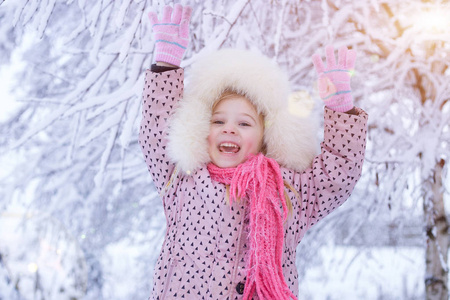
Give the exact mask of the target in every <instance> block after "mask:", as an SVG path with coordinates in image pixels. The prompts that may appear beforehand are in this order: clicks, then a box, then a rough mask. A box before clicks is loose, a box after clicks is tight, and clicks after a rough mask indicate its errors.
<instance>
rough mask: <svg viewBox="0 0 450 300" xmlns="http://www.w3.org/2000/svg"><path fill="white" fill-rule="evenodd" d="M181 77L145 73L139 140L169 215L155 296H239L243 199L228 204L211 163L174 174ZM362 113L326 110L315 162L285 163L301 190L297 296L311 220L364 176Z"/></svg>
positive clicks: (290, 262)
mask: <svg viewBox="0 0 450 300" xmlns="http://www.w3.org/2000/svg"><path fill="white" fill-rule="evenodd" d="M183 79H184V71H183V69H176V70H170V71H166V72H162V73H153V72H151V71H150V70H148V71H147V73H146V81H145V87H144V95H143V118H142V122H141V128H140V135H139V143H140V145H141V147H142V151H143V154H144V156H145V161H146V163H147V166H148V170H149V171H150V174H151V176H152V178H153V182H154V183H155V185H156V188H157V189H158V191H159V192H160V194H161V197H162V202H163V206H164V211H165V214H166V219H167V232H166V236H165V240H164V243H163V246H162V249H161V253H160V255H159V258H158V260H157V263H156V267H155V273H154V277H153V292H152V296H151V297H150V298H151V299H242V294H243V290H244V283H245V276H246V271H245V270H244V267H245V261H244V259H245V255H246V252H247V250H248V246H247V240H246V236H247V235H246V232H247V227H248V221H247V218H245V214H246V206H245V205H244V204H245V202H246V201H245V200H246V199H241V201H240V202H238V203H233V205H232V206H231V207H230V204H228V203H227V202H226V200H225V195H226V187H225V185H224V184H222V183H219V182H215V181H213V180H211V178H210V175H209V173H208V170H207V168H206V166H203V167H201V168H199V169H198V170H196V171H195V172H193V173H192V174H190V175H184V174H182V172H179V173H177V175H176V176H171V175H172V174H173V172H174V170H175V165H174V164H173V163H172V162H171V161H170V160H169V158H168V157H167V153H166V145H167V125H168V124H167V121H168V118H169V117H170V116H171V114H172V113H173V111H174V108H175V107H176V105H177V102H178V101H179V100H180V99H182V96H183ZM357 111H358V115H350V114H345V113H337V112H334V111H332V110H329V109H325V123H324V130H325V132H324V141H323V142H322V144H321V154H320V155H318V156H317V157H315V159H314V162H313V164H312V166H311V168H309V169H307V170H305V171H304V172H301V173H298V172H294V171H292V170H290V169H287V168H283V167H282V168H281V171H282V175H283V178H284V180H285V181H286V182H287V183H289V184H290V185H291V186H292V187H293V188H294V189H295V190H296V191H297V192H298V195H297V196H296V195H295V193H294V192H292V191H290V190H287V193H288V195H289V197H290V198H291V201H292V204H293V213H292V214H291V215H290V217H289V218H288V220H287V222H286V223H285V224H284V227H285V237H284V254H283V262H282V263H283V265H282V266H283V273H284V277H285V279H286V282H287V285H288V286H289V288H290V289H291V291H292V292H293V293H294V295H298V274H297V268H296V266H295V257H296V248H297V246H298V244H299V243H300V241H301V240H302V238H303V236H304V234H305V233H306V231H307V230H308V229H309V228H310V227H311V226H313V225H314V224H316V223H317V222H318V221H319V220H320V219H322V218H323V217H325V216H326V215H328V214H329V213H330V212H331V211H333V210H334V209H336V208H337V207H339V206H340V205H341V204H342V203H343V202H344V201H345V200H346V199H347V198H348V197H349V196H350V194H351V192H352V190H353V188H354V186H355V184H356V182H357V181H358V179H359V178H360V175H361V168H362V164H363V160H364V150H365V139H366V122H367V114H366V113H365V112H364V111H363V110H361V109H357ZM192 117H193V118H195V116H192ZM299 155H301V153H299ZM171 177H173V178H171ZM169 181H170V182H169ZM298 196H299V197H300V199H299V198H298Z"/></svg>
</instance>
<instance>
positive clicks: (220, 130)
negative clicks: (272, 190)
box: [208, 95, 264, 168]
mask: <svg viewBox="0 0 450 300" xmlns="http://www.w3.org/2000/svg"><path fill="white" fill-rule="evenodd" d="M263 134H264V126H263V120H262V117H261V116H260V115H259V114H258V112H257V111H256V109H255V107H254V106H253V105H252V104H251V103H250V101H249V100H248V99H247V98H245V97H243V96H240V95H231V96H228V97H226V98H225V99H222V100H219V103H218V104H217V105H216V106H215V107H214V109H213V111H212V117H211V125H210V128H209V136H208V152H209V157H210V158H211V162H212V163H213V164H215V165H216V166H218V167H220V168H232V167H236V166H237V165H239V164H240V163H242V162H244V161H246V160H247V158H248V156H249V154H257V153H258V152H259V151H260V150H261V147H262V142H263Z"/></svg>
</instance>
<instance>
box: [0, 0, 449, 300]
mask: <svg viewBox="0 0 450 300" xmlns="http://www.w3.org/2000/svg"><path fill="white" fill-rule="evenodd" d="M0 2H1V1H0ZM168 2H169V1H143V0H141V1H132V0H123V1H86V0H75V1H74V0H66V1H56V0H45V1H37V0H30V1H29V0H15V1H4V2H2V4H1V6H0V18H1V20H2V25H4V26H2V27H1V29H0V42H1V43H0V54H1V55H0V60H1V65H0V82H1V84H0V98H1V99H2V102H1V109H0V166H1V167H0V255H2V260H1V263H0V299H1V300H6V299H8V300H13V299H19V295H18V293H17V291H16V289H15V284H16V283H17V281H20V282H19V283H18V286H20V287H21V288H20V290H21V293H22V297H23V298H24V299H34V298H36V299H37V298H39V296H46V297H47V298H48V299H52V298H53V299H58V300H59V299H61V300H64V299H68V298H69V297H71V296H73V297H77V298H78V299H83V300H91V299H92V300H93V299H95V300H101V299H106V298H108V299H113V300H114V299H146V298H147V297H148V296H149V294H150V290H151V280H152V279H151V278H152V273H153V265H154V262H155V260H156V257H157V256H158V253H159V252H158V251H159V247H160V245H161V243H162V240H163V238H164V234H165V232H164V225H165V222H166V221H165V218H164V214H163V208H162V204H161V203H160V200H159V199H158V195H157V193H156V191H155V189H154V187H153V183H152V181H151V177H150V175H149V174H148V171H147V169H146V166H145V163H144V161H143V157H142V153H141V151H140V148H139V145H138V143H137V134H138V130H139V121H140V111H141V101H140V99H141V95H140V94H141V92H142V84H143V79H144V71H145V69H147V68H149V66H150V63H151V60H152V51H153V45H154V41H153V40H152V38H151V34H150V30H151V28H150V27H151V26H150V25H149V22H148V20H147V16H146V14H147V13H148V11H150V10H151V9H155V10H156V11H160V10H161V8H162V7H163V6H164V5H165V4H166V3H168ZM184 4H190V5H192V6H193V7H194V11H193V15H192V26H191V44H190V45H191V46H190V47H189V49H188V50H187V52H186V58H185V59H184V60H183V62H182V66H183V67H185V68H186V74H187V75H188V74H189V68H190V66H191V64H192V63H193V62H194V61H195V60H196V59H197V58H198V57H199V56H201V55H203V54H204V53H205V52H208V51H212V50H215V49H218V48H221V47H239V48H248V49H256V50H258V51H260V52H261V53H264V54H267V55H269V56H271V57H273V59H274V60H275V61H277V62H278V63H279V64H280V65H281V67H282V68H283V69H284V70H286V71H287V72H288V75H289V78H290V80H291V83H292V89H293V90H297V91H299V90H301V91H305V93H307V94H310V95H313V98H317V97H316V96H314V86H313V85H314V82H315V79H316V77H315V76H316V74H315V72H314V70H313V68H312V64H311V61H310V57H311V55H312V54H313V53H314V52H318V53H321V54H322V55H323V52H324V49H323V46H324V45H326V44H334V45H335V48H338V47H339V46H341V45H346V46H349V47H352V48H354V49H356V50H357V52H358V58H357V70H356V73H355V76H354V77H353V78H352V87H354V98H355V103H356V104H357V105H358V106H361V107H362V108H363V109H365V110H366V111H368V112H369V126H370V127H369V143H368V145H367V152H366V153H367V155H366V162H365V165H364V171H363V177H362V178H361V180H360V182H359V183H358V184H357V187H356V190H355V191H354V192H353V195H352V199H351V200H350V201H348V205H349V206H345V205H344V206H343V207H341V208H340V209H338V210H337V211H336V212H334V213H333V214H331V215H330V216H329V217H327V218H326V219H325V220H324V223H323V224H324V225H323V226H322V225H318V226H319V228H318V229H315V228H313V229H312V232H311V235H310V236H312V237H313V238H310V239H306V240H304V241H303V242H302V244H301V245H300V247H299V253H298V271H299V274H300V278H299V279H300V295H301V298H303V299H369V300H370V299H423V298H424V295H423V294H424V268H425V266H424V261H425V254H424V248H425V245H422V244H424V241H422V240H421V238H422V239H423V237H420V236H421V234H422V226H423V224H422V223H421V222H422V220H423V218H424V216H423V205H422V204H423V202H422V199H423V198H424V196H427V195H428V192H429V191H428V190H427V186H429V184H430V182H431V181H430V180H431V179H432V176H430V175H433V172H434V170H435V163H436V161H439V160H440V159H442V158H444V159H446V160H448V157H449V154H448V146H449V145H450V130H449V125H448V123H449V120H450V105H449V102H447V100H448V95H449V93H450V84H449V83H450V79H449V70H450V68H449V59H448V57H449V52H448V50H449V48H450V34H449V30H450V27H448V23H446V22H448V18H447V19H445V20H444V21H445V22H444V21H441V22H440V23H434V22H433V24H430V19H429V18H428V19H427V20H428V23H427V24H424V23H420V22H416V20H417V19H418V18H420V12H425V11H427V10H428V9H429V8H430V7H431V6H432V3H431V2H427V3H425V2H423V1H422V2H421V1H415V2H405V1H387V2H386V1H384V2H382V1H378V0H370V1H356V0H346V1H344V0H340V1H326V0H322V1H284V0H283V1H271V3H270V6H269V5H268V4H267V3H263V2H262V1H260V2H258V1H256V2H255V1H250V2H249V1H248V0H239V1H225V0H205V1H197V0H186V1H184ZM386 7H389V8H390V9H391V10H392V12H394V13H393V16H389V15H388V14H387V12H386ZM448 8H449V6H448V5H447V6H445V7H444V6H442V7H439V10H441V11H442V12H444V13H446V12H447V9H448ZM447 15H448V13H447ZM436 19H438V18H436ZM433 21H434V20H433ZM437 24H446V25H445V26H443V27H439V26H440V25H437ZM9 25H10V26H9ZM39 36H41V37H42V39H40V40H37V37H39ZM33 37H34V38H33ZM419 79H421V80H422V83H423V85H422V87H423V90H424V91H425V94H424V95H421V94H420V91H419V90H418V86H420V84H419V83H420V82H419V81H418V80H419ZM16 99H17V100H16ZM424 103H425V105H424ZM316 106H320V105H316ZM11 146H12V147H11ZM448 166H449V164H448V162H447V164H446V169H445V170H444V175H443V176H444V177H445V178H446V182H445V183H444V186H443V187H442V190H443V193H444V199H445V204H446V205H449V204H450V203H449V200H450V197H449V187H450V182H449V178H448ZM405 175H409V176H405ZM427 184H428V185H427ZM346 204H347V203H346ZM388 225H389V226H390V227H389V226H388ZM321 226H322V227H321ZM383 226H385V227H383ZM380 228H381V229H380ZM402 230H405V231H406V232H407V234H406V235H402V234H400V233H399V232H402ZM408 235H413V236H414V239H416V240H414V241H410V240H409V238H408V237H405V236H408ZM335 236H339V237H340V239H337V238H334V237H335ZM417 239H419V240H420V241H421V243H422V244H421V243H419V242H417ZM337 240H340V243H337V242H336V241H337ZM355 240H359V241H363V242H361V243H359V244H358V243H357V242H355ZM374 241H376V242H374ZM335 243H336V244H335ZM399 245H402V246H399ZM406 245H409V246H406ZM439 258H440V259H441V260H442V259H443V256H441V257H439ZM442 265H443V267H444V269H446V268H447V265H446V264H445V263H444V262H443V263H442ZM38 274H39V276H38ZM19 279H20V280H19ZM61 287H63V288H62V289H58V288H61Z"/></svg>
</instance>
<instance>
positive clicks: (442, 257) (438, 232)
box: [424, 159, 449, 300]
mask: <svg viewBox="0 0 450 300" xmlns="http://www.w3.org/2000/svg"><path fill="white" fill-rule="evenodd" d="M444 164H445V161H444V160H443V159H441V161H439V162H438V163H436V167H435V169H434V174H433V178H431V180H430V181H429V183H430V185H431V186H429V187H427V188H430V193H426V194H425V199H424V217H425V224H426V227H425V228H426V242H427V244H426V273H425V292H426V299H427V300H444V299H448V285H447V282H448V266H447V251H448V246H449V237H448V220H447V217H446V215H445V206H444V194H443V192H444V189H443V186H442V170H443V167H444Z"/></svg>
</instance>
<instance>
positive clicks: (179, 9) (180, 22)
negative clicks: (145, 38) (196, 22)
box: [148, 4, 192, 66]
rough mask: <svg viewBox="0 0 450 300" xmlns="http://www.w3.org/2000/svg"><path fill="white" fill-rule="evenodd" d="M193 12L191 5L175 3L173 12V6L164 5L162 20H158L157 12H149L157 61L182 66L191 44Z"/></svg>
mask: <svg viewBox="0 0 450 300" xmlns="http://www.w3.org/2000/svg"><path fill="white" fill-rule="evenodd" d="M191 13H192V8H191V7H189V6H185V7H183V6H182V5H181V4H175V6H174V8H173V13H172V7H171V6H166V7H164V11H163V16H162V19H161V21H159V20H158V16H157V14H156V13H155V12H150V13H149V14H148V17H149V19H150V22H151V24H152V30H153V38H154V39H155V50H154V58H155V61H156V62H165V63H168V64H170V65H174V66H180V63H181V59H182V58H183V55H184V52H185V51H186V48H187V46H188V44H189V21H190V19H191Z"/></svg>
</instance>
